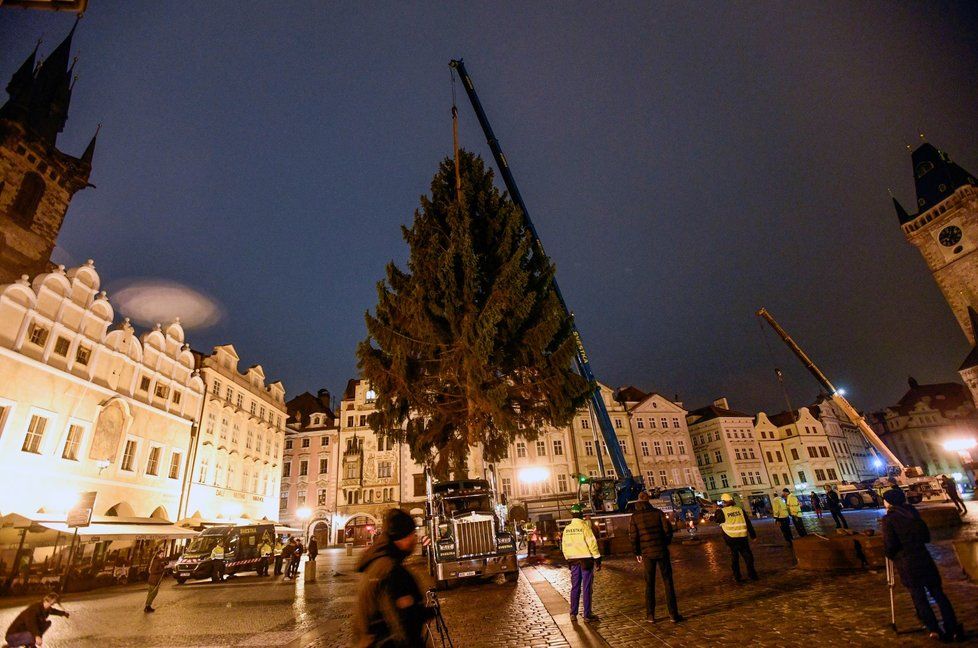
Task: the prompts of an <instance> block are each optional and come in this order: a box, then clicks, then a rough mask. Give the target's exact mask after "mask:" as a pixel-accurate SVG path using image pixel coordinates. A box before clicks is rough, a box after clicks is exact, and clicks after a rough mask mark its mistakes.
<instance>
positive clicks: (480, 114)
mask: <svg viewBox="0 0 978 648" xmlns="http://www.w3.org/2000/svg"><path fill="white" fill-rule="evenodd" d="M449 66H450V67H451V68H453V69H454V70H455V71H456V72H458V75H459V78H460V79H461V80H462V86H463V87H464V88H465V94H466V95H467V96H468V98H469V103H471V104H472V109H473V110H474V111H475V116H476V118H477V119H478V120H479V125H480V126H481V127H482V132H483V133H484V134H485V136H486V142H487V143H488V144H489V149H490V150H491V151H492V157H493V159H494V160H495V161H496V166H497V167H498V168H499V173H500V175H502V177H503V183H504V184H505V185H506V189H507V191H509V195H510V198H512V199H513V202H514V203H515V204H516V206H517V207H519V208H520V211H522V212H523V222H524V223H525V224H526V227H527V229H529V230H530V233H531V234H532V236H533V242H534V244H535V245H536V247H537V250H538V251H539V252H540V254H545V253H544V249H543V243H542V242H541V241H540V236H539V234H537V230H536V228H535V227H534V226H533V221H531V220H530V212H529V211H528V210H527V209H526V203H524V202H523V195H522V194H521V193H520V190H519V187H518V186H517V185H516V178H514V177H513V172H512V171H510V168H509V163H508V162H507V161H506V156H505V155H504V154H503V150H502V148H501V147H500V146H499V140H498V139H496V135H495V133H493V130H492V126H491V125H490V124H489V118H488V117H487V116H486V111H485V110H484V109H483V107H482V102H481V101H480V100H479V95H478V94H476V91H475V85H474V84H473V83H472V77H470V76H469V73H468V72H467V71H466V70H465V64H464V63H463V62H462V60H461V59H458V60H452V61H451V62H450V63H449ZM553 286H554V292H555V293H556V294H557V299H558V300H559V301H560V305H561V306H562V307H563V309H564V311H565V312H566V313H567V315H568V316H569V317H570V318H571V335H573V336H574V343H575V344H576V345H577V355H576V357H575V361H576V364H577V370H578V372H579V373H580V374H581V376H582V377H583V378H584V379H585V380H586V381H587V382H588V384H589V385H590V386H591V395H590V405H591V408H592V411H593V412H594V414H595V417H596V418H597V422H598V427H599V428H600V429H601V436H602V437H603V438H604V443H605V445H606V446H607V448H608V454H609V455H610V457H611V463H612V465H613V466H614V468H615V472H616V473H617V475H618V479H619V480H620V482H619V486H618V490H619V493H621V492H622V491H623V490H624V491H631V490H633V489H634V487H635V486H636V485H637V484H638V482H637V481H636V479H635V478H634V477H633V476H632V471H631V469H629V467H628V463H627V462H626V461H625V456H624V453H623V452H622V451H621V447H620V446H619V444H618V436H617V435H616V434H615V429H614V427H613V426H612V424H611V417H610V416H609V415H608V408H607V407H605V404H604V399H603V398H602V397H601V390H600V388H599V387H598V383H597V380H595V378H594V373H593V372H592V371H591V363H590V361H589V360H588V355H587V352H586V351H585V350H584V343H583V341H582V340H581V334H580V332H579V331H578V330H577V324H576V323H575V322H574V314H573V313H572V312H571V310H570V309H569V308H568V307H567V302H566V301H564V295H563V293H561V292H560V286H558V285H557V279H556V278H554V280H553ZM599 453H600V450H599ZM630 496H631V493H630V492H628V493H627V494H626V498H630ZM620 499H621V498H619V504H621V501H620ZM620 508H623V506H620Z"/></svg>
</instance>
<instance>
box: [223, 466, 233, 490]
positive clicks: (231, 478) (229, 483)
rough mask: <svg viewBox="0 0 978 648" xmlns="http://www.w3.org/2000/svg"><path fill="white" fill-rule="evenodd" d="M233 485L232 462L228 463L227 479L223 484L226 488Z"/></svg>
mask: <svg viewBox="0 0 978 648" xmlns="http://www.w3.org/2000/svg"><path fill="white" fill-rule="evenodd" d="M234 486H235V482H234V466H233V465H232V464H228V480H227V483H226V484H225V487H226V488H234Z"/></svg>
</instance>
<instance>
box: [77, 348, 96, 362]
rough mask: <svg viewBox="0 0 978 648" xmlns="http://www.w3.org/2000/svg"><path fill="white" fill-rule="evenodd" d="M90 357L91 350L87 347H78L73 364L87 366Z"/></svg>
mask: <svg viewBox="0 0 978 648" xmlns="http://www.w3.org/2000/svg"><path fill="white" fill-rule="evenodd" d="M91 357H92V350H91V349H89V348H88V347H83V346H80V345H79V347H78V350H77V351H75V362H77V363H78V364H80V365H83V366H84V365H87V364H88V361H89V359H91Z"/></svg>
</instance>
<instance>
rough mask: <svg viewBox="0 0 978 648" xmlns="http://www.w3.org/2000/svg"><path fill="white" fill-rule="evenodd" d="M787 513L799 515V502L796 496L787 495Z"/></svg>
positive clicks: (794, 515)
mask: <svg viewBox="0 0 978 648" xmlns="http://www.w3.org/2000/svg"><path fill="white" fill-rule="evenodd" d="M788 513H791V516H792V517H798V516H799V515H801V504H799V503H798V498H797V497H795V496H794V495H792V494H789V495H788Z"/></svg>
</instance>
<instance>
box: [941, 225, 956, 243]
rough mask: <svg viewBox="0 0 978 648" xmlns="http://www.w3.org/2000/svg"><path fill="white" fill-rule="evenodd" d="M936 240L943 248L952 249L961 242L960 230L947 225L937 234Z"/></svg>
mask: <svg viewBox="0 0 978 648" xmlns="http://www.w3.org/2000/svg"><path fill="white" fill-rule="evenodd" d="M937 240H938V241H940V243H941V245H943V246H944V247H953V246H955V245H957V244H958V242H960V241H961V228H960V227H958V226H957V225H948V226H947V227H945V228H944V229H942V230H941V233H940V234H938V236H937Z"/></svg>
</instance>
